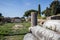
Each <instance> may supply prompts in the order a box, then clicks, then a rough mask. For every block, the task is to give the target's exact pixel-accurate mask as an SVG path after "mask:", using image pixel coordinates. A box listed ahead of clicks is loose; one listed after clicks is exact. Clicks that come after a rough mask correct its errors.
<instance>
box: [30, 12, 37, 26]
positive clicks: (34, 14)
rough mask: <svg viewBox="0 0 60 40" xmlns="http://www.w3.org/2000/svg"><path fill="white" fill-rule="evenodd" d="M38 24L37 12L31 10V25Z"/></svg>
mask: <svg viewBox="0 0 60 40" xmlns="http://www.w3.org/2000/svg"><path fill="white" fill-rule="evenodd" d="M36 25H37V13H36V12H31V26H32V27H33V26H36Z"/></svg>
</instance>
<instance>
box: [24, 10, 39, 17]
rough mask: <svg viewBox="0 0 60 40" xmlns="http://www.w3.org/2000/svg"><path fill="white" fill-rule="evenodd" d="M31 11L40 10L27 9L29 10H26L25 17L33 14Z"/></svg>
mask: <svg viewBox="0 0 60 40" xmlns="http://www.w3.org/2000/svg"><path fill="white" fill-rule="evenodd" d="M31 12H38V11H37V10H33V9H31V10H27V11H26V12H25V14H24V16H25V17H28V16H31Z"/></svg>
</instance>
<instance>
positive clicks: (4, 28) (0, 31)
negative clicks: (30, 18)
mask: <svg viewBox="0 0 60 40" xmlns="http://www.w3.org/2000/svg"><path fill="white" fill-rule="evenodd" d="M16 24H20V25H23V27H22V28H19V29H17V30H15V31H13V30H14V29H12V27H13V26H14V25H16ZM30 25H31V24H30V23H29V22H23V23H6V24H4V25H0V39H2V40H5V39H6V38H10V39H12V40H15V39H16V40H23V37H24V35H25V33H28V32H29V30H28V28H29V27H30ZM8 34H9V35H13V34H19V35H14V36H5V35H8Z"/></svg>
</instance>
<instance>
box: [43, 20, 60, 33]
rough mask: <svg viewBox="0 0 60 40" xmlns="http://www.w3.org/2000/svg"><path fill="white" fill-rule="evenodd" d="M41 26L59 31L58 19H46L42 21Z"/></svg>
mask: <svg viewBox="0 0 60 40" xmlns="http://www.w3.org/2000/svg"><path fill="white" fill-rule="evenodd" d="M43 27H44V28H48V29H51V30H54V31H57V32H58V33H60V20H48V21H46V22H44V24H43Z"/></svg>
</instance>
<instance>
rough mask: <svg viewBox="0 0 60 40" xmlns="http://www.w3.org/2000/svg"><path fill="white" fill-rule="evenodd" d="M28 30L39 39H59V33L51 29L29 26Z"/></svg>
mask: <svg viewBox="0 0 60 40" xmlns="http://www.w3.org/2000/svg"><path fill="white" fill-rule="evenodd" d="M30 30H31V31H32V34H33V35H35V36H36V37H37V38H38V39H39V40H60V34H58V33H56V32H54V31H52V30H49V29H46V28H43V27H40V26H35V27H31V28H30Z"/></svg>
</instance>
